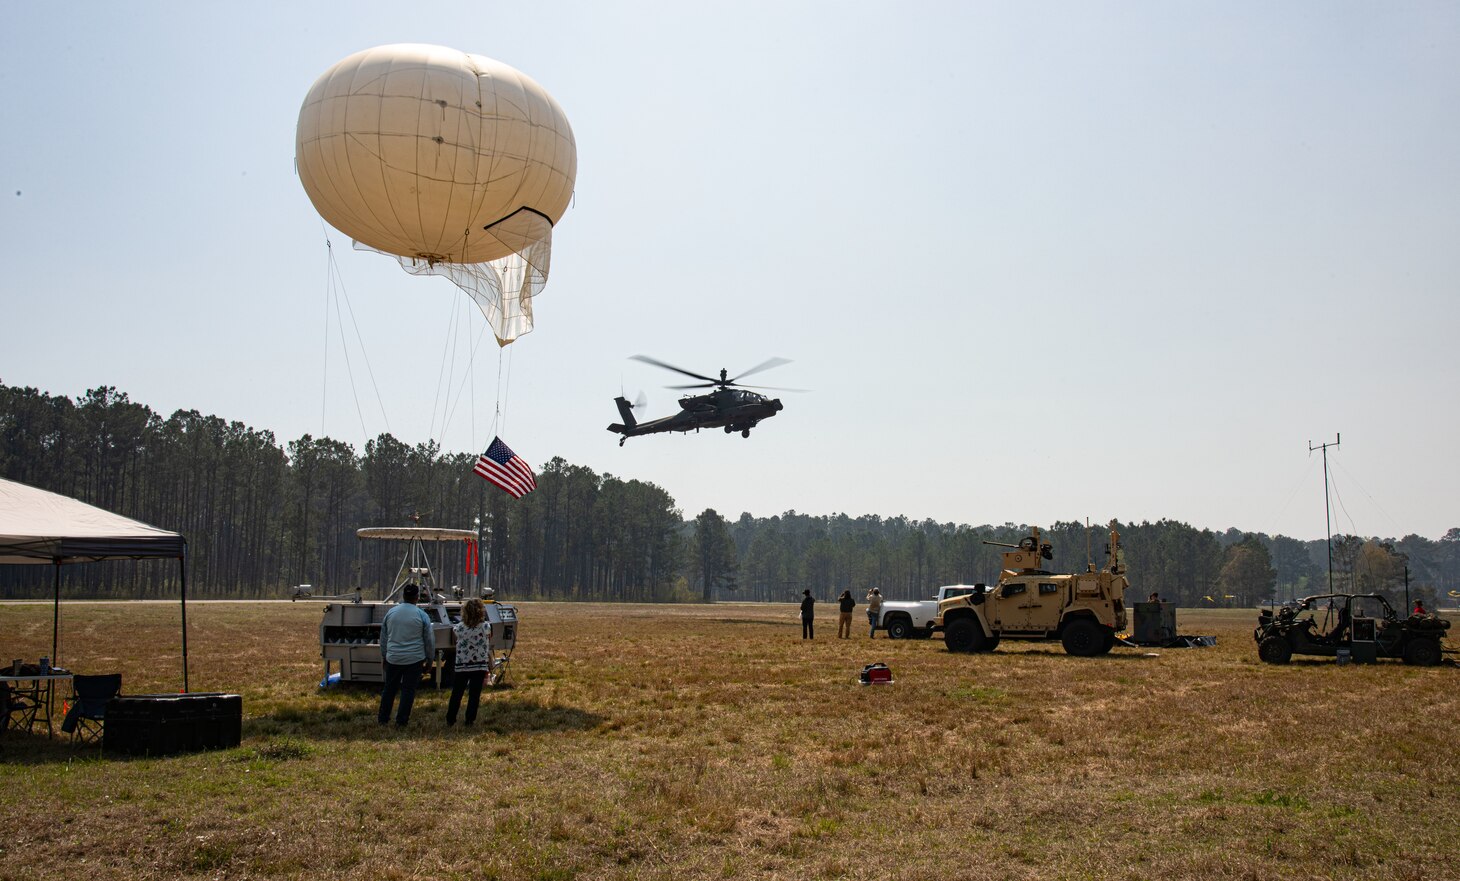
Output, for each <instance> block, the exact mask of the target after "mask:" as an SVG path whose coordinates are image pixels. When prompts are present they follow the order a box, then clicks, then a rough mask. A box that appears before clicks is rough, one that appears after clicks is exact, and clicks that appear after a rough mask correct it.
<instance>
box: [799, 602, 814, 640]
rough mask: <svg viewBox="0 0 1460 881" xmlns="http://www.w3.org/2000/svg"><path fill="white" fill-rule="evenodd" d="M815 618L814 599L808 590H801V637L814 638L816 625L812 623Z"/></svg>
mask: <svg viewBox="0 0 1460 881" xmlns="http://www.w3.org/2000/svg"><path fill="white" fill-rule="evenodd" d="M815 619H816V600H815V599H813V598H812V596H811V591H810V590H803V591H801V638H802V639H815V638H816V626H815V624H814V623H813V622H814V621H815Z"/></svg>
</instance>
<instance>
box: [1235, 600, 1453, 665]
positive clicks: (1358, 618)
mask: <svg viewBox="0 0 1460 881" xmlns="http://www.w3.org/2000/svg"><path fill="white" fill-rule="evenodd" d="M1320 611H1321V613H1322V615H1323V621H1322V622H1321V623H1320V622H1318V621H1317V620H1315V618H1316V616H1317V614H1318V613H1319V612H1320ZM1304 612H1308V613H1310V614H1308V615H1303V614H1302V613H1304ZM1449 629H1450V622H1449V621H1446V620H1445V619H1443V618H1441V617H1439V616H1438V615H1411V616H1410V617H1408V618H1405V619H1402V620H1401V619H1400V617H1399V615H1398V614H1397V613H1396V612H1395V611H1394V607H1393V606H1391V605H1389V601H1388V600H1386V599H1384V597H1382V596H1380V595H1379V594H1376V593H1367V594H1348V593H1325V594H1316V595H1314V596H1309V597H1303V598H1302V599H1301V600H1298V601H1297V602H1295V603H1291V604H1288V605H1285V606H1283V607H1282V608H1280V609H1278V610H1277V614H1275V615H1274V614H1273V610H1271V609H1263V610H1262V612H1261V613H1260V614H1259V615H1258V617H1257V628H1256V629H1255V630H1253V631H1252V638H1253V639H1254V640H1255V641H1256V642H1257V656H1258V657H1259V658H1261V659H1262V660H1264V661H1266V662H1267V663H1269V664H1286V663H1287V662H1288V661H1290V660H1292V657H1293V655H1326V656H1328V657H1335V656H1337V655H1338V654H1339V653H1340V651H1343V652H1345V653H1346V654H1347V655H1348V656H1349V658H1351V659H1352V660H1354V661H1356V662H1358V663H1367V662H1372V661H1375V660H1377V659H1379V658H1403V659H1404V663H1406V664H1417V665H1420V666H1430V665H1433V664H1438V663H1440V655H1441V652H1442V649H1441V646H1440V640H1441V639H1443V638H1444V636H1445V631H1447V630H1449Z"/></svg>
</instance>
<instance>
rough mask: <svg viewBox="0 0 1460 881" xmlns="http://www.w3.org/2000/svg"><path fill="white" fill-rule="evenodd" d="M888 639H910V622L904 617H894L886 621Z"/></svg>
mask: <svg viewBox="0 0 1460 881" xmlns="http://www.w3.org/2000/svg"><path fill="white" fill-rule="evenodd" d="M887 638H888V639H912V623H911V622H909V621H908V620H907V619H906V618H894V619H892V620H891V621H889V622H887Z"/></svg>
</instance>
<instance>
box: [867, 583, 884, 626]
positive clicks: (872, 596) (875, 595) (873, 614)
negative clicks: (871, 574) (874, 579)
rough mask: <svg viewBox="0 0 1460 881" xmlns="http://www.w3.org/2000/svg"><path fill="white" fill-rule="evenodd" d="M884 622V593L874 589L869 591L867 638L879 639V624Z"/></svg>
mask: <svg viewBox="0 0 1460 881" xmlns="http://www.w3.org/2000/svg"><path fill="white" fill-rule="evenodd" d="M881 620H882V591H880V590H878V589H877V588H875V587H874V588H872V589H871V590H869V591H867V624H868V627H867V638H868V639H876V638H877V622H878V621H881Z"/></svg>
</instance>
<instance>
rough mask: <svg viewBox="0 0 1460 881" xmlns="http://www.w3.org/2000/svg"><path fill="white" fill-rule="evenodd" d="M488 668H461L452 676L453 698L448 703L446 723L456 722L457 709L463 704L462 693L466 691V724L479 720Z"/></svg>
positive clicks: (452, 723)
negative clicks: (462, 670) (478, 714)
mask: <svg viewBox="0 0 1460 881" xmlns="http://www.w3.org/2000/svg"><path fill="white" fill-rule="evenodd" d="M486 678H487V671H486V670H472V671H471V672H469V673H463V672H461V671H460V670H457V671H456V674H455V675H454V676H452V677H451V700H450V701H449V702H448V703H447V704H446V724H447V725H455V724H456V710H457V708H458V707H460V706H461V693H462V692H463V691H465V692H466V724H468V725H470V724H471V723H473V722H475V721H476V720H477V704H478V703H479V702H480V701H481V699H482V683H483V682H484V681H486Z"/></svg>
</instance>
